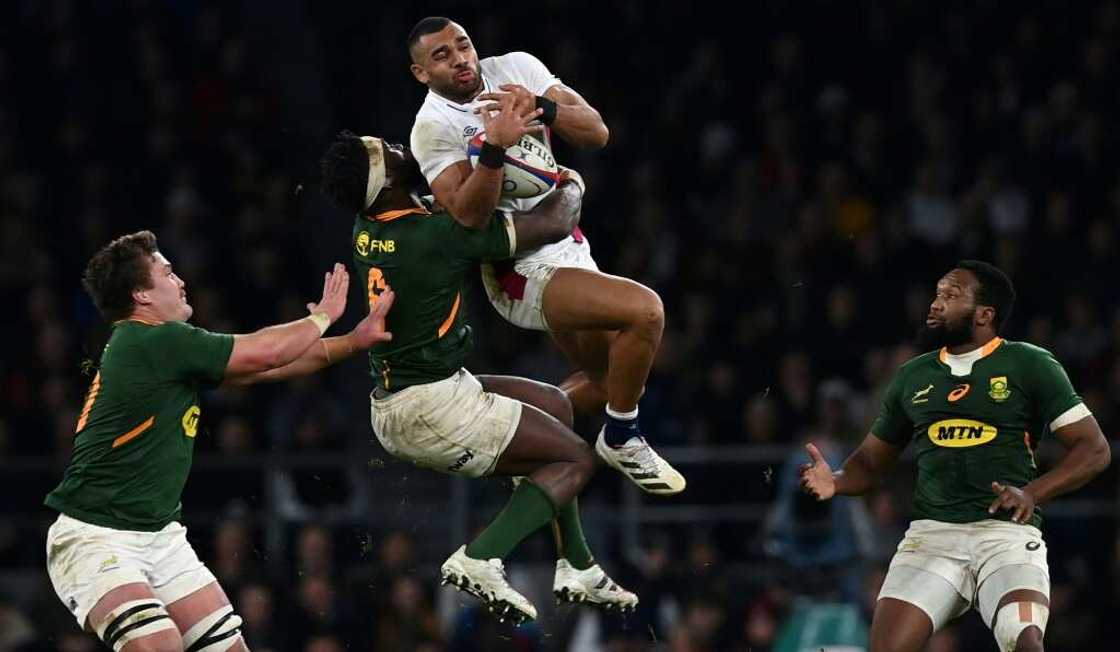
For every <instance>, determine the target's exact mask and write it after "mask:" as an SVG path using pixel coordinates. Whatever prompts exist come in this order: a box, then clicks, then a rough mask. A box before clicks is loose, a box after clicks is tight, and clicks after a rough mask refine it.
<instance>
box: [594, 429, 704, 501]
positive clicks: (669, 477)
mask: <svg viewBox="0 0 1120 652" xmlns="http://www.w3.org/2000/svg"><path fill="white" fill-rule="evenodd" d="M605 431H606V426H603V429H602V430H600V431H599V438H598V439H596V440H595V452H596V453H598V454H599V457H601V458H603V461H604V462H606V463H607V464H608V465H610V466H611V467H613V468H615V469H616V470H618V471H619V472H621V473H622V474H623V475H625V476H626V477H628V478H630V481H631V482H633V483H634V484H636V485H638V488H639V489H641V490H642V491H644V492H646V493H649V494H658V495H662V496H671V495H673V494H679V493H680V492H682V491H684V487H685V484H686V482H685V480H684V476H683V475H681V474H680V473H679V472H678V471H677V470H676V469H674V468H673V467H672V465H671V464H669V463H668V462H666V461H665V460H664V458H662V457H661V456H660V455H658V454H657V451H655V450H653V447H652V446H650V445H649V444H647V443H646V438H645V437H641V436H636V437H631V438H630V439H628V440H627V441H626V443H625V444H623V445H622V446H619V447H618V448H615V447H613V446H609V445H608V444H607V440H606V437H605Z"/></svg>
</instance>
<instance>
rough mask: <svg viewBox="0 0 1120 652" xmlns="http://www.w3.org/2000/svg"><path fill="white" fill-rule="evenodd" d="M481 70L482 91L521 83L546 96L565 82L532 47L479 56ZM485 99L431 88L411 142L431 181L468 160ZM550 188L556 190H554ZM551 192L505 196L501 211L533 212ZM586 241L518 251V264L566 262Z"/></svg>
mask: <svg viewBox="0 0 1120 652" xmlns="http://www.w3.org/2000/svg"><path fill="white" fill-rule="evenodd" d="M479 68H480V69H481V77H482V90H481V92H480V94H481V93H489V92H501V91H500V89H499V87H500V86H501V85H503V84H517V85H520V86H524V87H525V88H526V89H528V90H529V92H531V93H533V94H534V95H543V94H544V93H545V91H547V90H548V89H550V88H552V87H553V86H557V85H560V84H561V83H562V82H561V81H560V78H559V77H557V76H556V75H553V74H552V73H551V72H550V71H549V70H548V68H547V67H546V66H545V65H544V64H543V63H541V61H540V60H539V59H537V58H536V57H534V56H533V55H531V54H529V53H527V52H510V53H509V54H503V55H501V56H496V57H487V58H485V59H482V60H481V61H479ZM483 104H486V102H480V101H476V100H472V101H470V102H467V103H465V104H459V103H457V102H454V101H453V100H449V99H447V98H444V97H441V96H439V95H437V94H436V93H435V92H434V91H431V90H429V91H428V95H427V97H425V98H424V104H423V105H422V106H421V107H420V110H419V111H418V112H417V113H416V122H415V123H414V124H413V125H412V135H411V137H410V147H411V148H412V155H413V156H415V157H416V162H417V163H419V164H420V170H421V171H422V172H423V173H424V177H425V178H426V179H427V180H428V183H432V182H433V181H435V179H436V178H437V177H438V176H439V175H440V174H442V173H443V171H444V170H446V169H447V168H448V167H450V166H451V165H454V164H455V163H458V162H459V161H466V160H467V146H468V143H469V142H470V140H471V138H473V137H474V136H476V135H477V134H479V133H481V132H483V128H482V118H480V117H479V116H478V115H477V114H475V112H474V110H475V109H476V108H478V107H480V106H482V105H483ZM544 141H545V145H546V146H547V147H548V148H549V150H550V151H551V149H552V138H551V133H550V131H549V130H548V129H547V128H546V129H545V133H544ZM549 192H551V190H549ZM546 196H548V192H546V193H544V194H542V195H539V196H537V197H530V198H527V199H514V198H510V197H503V198H501V199H500V200H499V202H498V210H503V211H528V210H531V209H532V208H533V207H534V206H536V205H537V204H538V203H540V201H541V200H542V199H544V198H545V197H546ZM581 245H583V246H584V247H585V246H586V241H584V240H583V236H582V235H581V234H580V233H579V232H578V230H577V231H576V232H575V234H574V236H568V237H567V238H565V239H563V240H561V241H560V242H556V243H553V244H549V245H545V246H543V247H541V248H539V249H536V250H533V251H528V252H523V253H521V254H520V255H519V256H518V259H519V260H518V263H522V262H533V263H549V262H552V261H561V260H564V259H565V258H568V257H570V256H566V255H565V253H564V252H565V251H567V250H568V249H570V248H572V247H580V246H581Z"/></svg>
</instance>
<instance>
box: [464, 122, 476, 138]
mask: <svg viewBox="0 0 1120 652" xmlns="http://www.w3.org/2000/svg"><path fill="white" fill-rule="evenodd" d="M477 133H478V127H476V126H474V125H470V126H468V127H467V128H466V129H464V130H463V137H464V138H470V137H472V136H474V135H475V134H477Z"/></svg>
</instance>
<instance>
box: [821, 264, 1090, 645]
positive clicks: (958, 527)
mask: <svg viewBox="0 0 1120 652" xmlns="http://www.w3.org/2000/svg"><path fill="white" fill-rule="evenodd" d="M1014 300H1015V290H1014V288H1013V287H1012V285H1011V281H1010V279H1008V278H1007V275H1006V274H1004V273H1003V272H1002V271H1000V270H999V269H997V268H996V267H994V266H992V265H990V264H988V263H984V262H980V261H972V260H966V261H962V262H960V263H958V264H957V266H956V267H955V268H954V269H953V270H951V271H950V272H949V273H948V274H946V275H945V276H943V277H942V278H941V279H940V280H939V281H938V283H937V294H936V296H935V298H934V300H933V303H932V304H931V305H930V311H929V316H928V318H927V319H926V324H925V328H924V329H923V330H922V339H923V340H924V343H925V344H927V345H929V346H927V347H926V348H932V349H934V350H932V351H930V352H929V353H926V354H923V355H920V356H918V357H916V358H914V359H912V360H910V361H908V362H906V363H905V364H904V365H902V367H901V368H899V370H898V371H897V372H896V374H895V376H894V378H893V379H892V380H891V383H890V385H889V387H888V388H887V391H886V394H885V396H884V397H883V403H882V407H881V409H880V413H879V417H878V419H876V421H875V423H874V424H873V425H872V426H871V432H870V434H868V435H867V437H866V438H865V439H864V441H863V443H862V444H861V445H860V447H859V448H858V449H856V451H855V452H854V453H852V455H851V456H850V457H848V459H847V460H846V461H845V462H844V466H843V468H842V469H841V470H840V471H836V472H833V471H832V470H831V469H830V468H829V466H828V463H827V462H825V460H824V458H823V457H822V456H821V454H820V452H819V451H818V450H817V449H816V447H815V446H813V445H812V444H808V445H807V446H806V448H807V449H808V451H809V455H810V457H811V458H812V462H811V463H810V464H806V465H805V466H804V467H802V471H801V476H802V484H803V486H804V487H805V489H806V490H807V491H808V492H809V493H811V494H813V495H814V496H816V497H817V499H819V500H827V499H829V498H831V497H832V496H834V495H836V494H841V495H848V496H858V495H861V494H864V493H867V492H868V491H870V490H871V489H872V488H873V487H874V486H875V485H876V483H877V482H878V481H879V480H880V479H881V478H883V477H884V475H885V474H886V472H887V470H888V469H889V468H890V466H891V465H892V464H893V463H894V462H895V460H897V459H898V456H899V454H900V453H902V451H903V449H904V448H906V446H907V445H910V444H912V445H913V446H914V448H915V452H916V454H917V465H918V480H917V484H916V487H915V490H914V512H915V514H914V515H915V517H916V519H915V520H914V521H913V522H912V523H911V524H910V528H909V529H908V530H907V532H906V535H905V536H904V537H903V539H902V542H901V543H900V544H899V545H898V551H897V552H896V554H895V556H894V558H893V559H892V560H891V565H890V570H889V571H888V572H887V577H886V579H885V580H884V581H883V587H882V590H881V591H880V593H879V600H878V602H877V604H876V607H875V615H874V617H873V619H872V623H871V651H872V652H911V651H913V652H917V651H918V650H921V649H923V648H924V647H925V645H926V642H927V641H928V640H929V638H930V636H932V635H933V633H934V632H936V631H937V630H938V629H940V628H941V627H942V626H944V625H945V624H946V623H947V622H949V621H950V620H952V619H953V618H956V617H957V616H959V615H961V614H963V613H964V612H965V611H967V610H968V609H969V608H970V607H972V608H975V609H976V610H977V611H979V612H980V615H981V617H982V618H983V619H984V623H985V624H986V625H987V626H988V627H990V628H991V630H992V633H993V635H994V636H995V639H996V642H997V644H998V645H999V649H1000V651H1001V652H1011V651H1012V650H1015V651H1018V652H1026V651H1039V650H1042V649H1043V647H1042V638H1043V635H1044V633H1045V631H1046V621H1047V618H1048V617H1049V613H1050V610H1049V607H1050V598H1049V594H1050V574H1049V569H1048V567H1047V564H1046V544H1045V542H1044V541H1043V538H1042V532H1040V531H1039V526H1040V524H1041V521H1042V518H1041V516H1040V514H1039V510H1038V504H1040V503H1043V502H1045V501H1047V500H1050V499H1051V498H1053V497H1055V496H1058V495H1060V494H1063V493H1066V492H1069V491H1073V490H1074V489H1077V488H1078V487H1081V486H1082V485H1084V484H1085V483H1086V482H1088V481H1089V480H1091V479H1092V478H1093V477H1094V476H1096V475H1097V474H1098V473H1100V472H1101V471H1102V470H1104V469H1105V468H1106V467H1107V466H1108V464H1109V461H1110V451H1109V446H1108V442H1107V441H1106V440H1105V438H1104V435H1103V434H1102V433H1101V429H1100V426H1098V425H1097V421H1096V419H1095V418H1094V417H1093V415H1092V414H1091V413H1090V412H1089V410H1088V408H1086V407H1085V404H1084V403H1083V402H1082V401H1081V397H1079V396H1078V395H1077V393H1076V392H1075V391H1074V389H1073V386H1072V385H1071V384H1070V381H1069V378H1068V377H1067V376H1066V372H1065V370H1064V369H1063V368H1062V365H1061V364H1059V363H1058V361H1057V360H1055V359H1054V357H1053V356H1052V355H1051V354H1050V352H1048V351H1046V350H1044V349H1040V348H1038V347H1037V346H1033V345H1031V344H1027V343H1025V342H1011V341H1008V340H1005V339H1003V338H1001V337H999V333H1000V330H1001V329H1002V327H1003V325H1004V323H1005V322H1006V320H1007V317H1008V315H1009V314H1010V312H1011V307H1012V304H1013V303H1014ZM1047 436H1053V437H1056V438H1057V440H1058V441H1059V442H1061V444H1062V445H1063V446H1064V447H1065V448H1066V449H1067V453H1066V455H1065V457H1064V458H1063V459H1062V460H1061V461H1060V462H1059V463H1058V464H1057V466H1055V467H1054V468H1053V469H1051V470H1049V471H1047V472H1046V473H1041V474H1040V473H1039V472H1038V469H1037V467H1036V466H1035V460H1034V451H1035V448H1036V447H1037V445H1038V442H1039V440H1041V439H1042V438H1043V437H1047Z"/></svg>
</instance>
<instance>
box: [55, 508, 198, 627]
mask: <svg viewBox="0 0 1120 652" xmlns="http://www.w3.org/2000/svg"><path fill="white" fill-rule="evenodd" d="M47 575H49V576H50V578H51V584H52V585H54V592H55V593H56V594H57V595H58V597H59V599H61V600H62V603H63V604H65V605H66V607H67V608H68V609H69V610H70V612H71V613H72V614H74V618H75V619H77V621H78V626H79V627H81V628H83V629H84V628H85V625H86V617H88V616H89V612H90V610H91V609H93V607H94V605H96V604H97V601H98V600H100V599H101V598H103V597H104V596H105V594H106V593H108V592H109V591H112V590H113V589H115V588H117V587H118V586H123V585H125V584H133V583H136V582H146V583H147V584H149V585H151V587H152V591H153V592H154V593H155V595H156V597H157V598H159V599H160V600H161V601H162V602H163V603H164V604H165V605H168V604H171V603H172V602H175V601H176V600H179V599H181V598H185V597H187V596H188V595H190V594H191V593H194V592H195V591H197V590H198V589H201V588H202V587H204V586H206V585H207V584H210V583H211V582H214V581H216V580H215V578H214V574H213V573H211V572H210V569H208V568H206V565H205V564H203V563H202V562H201V561H199V559H198V555H196V554H195V552H194V548H192V547H191V544H190V543H189V542H188V541H187V528H185V527H183V526H182V525H181V524H179V523H169V524H168V525H167V526H166V527H164V528H163V529H162V530H160V531H158V532H139V531H135V530H117V529H113V528H107V527H101V526H99V525H93V524H91V523H86V522H84V521H79V520H78V519H75V518H71V517H69V516H67V515H65V514H60V515H59V516H58V518H57V519H55V522H54V524H53V525H51V527H50V529H49V530H48V531H47Z"/></svg>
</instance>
